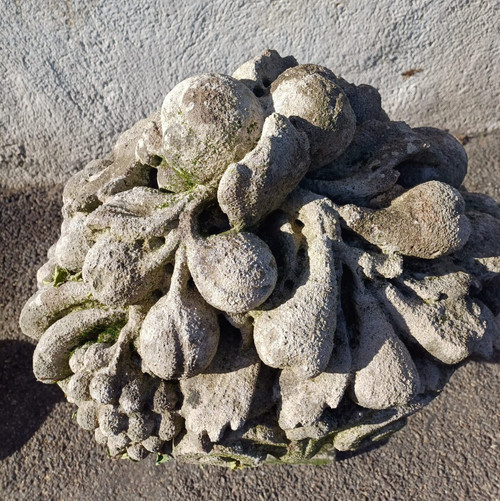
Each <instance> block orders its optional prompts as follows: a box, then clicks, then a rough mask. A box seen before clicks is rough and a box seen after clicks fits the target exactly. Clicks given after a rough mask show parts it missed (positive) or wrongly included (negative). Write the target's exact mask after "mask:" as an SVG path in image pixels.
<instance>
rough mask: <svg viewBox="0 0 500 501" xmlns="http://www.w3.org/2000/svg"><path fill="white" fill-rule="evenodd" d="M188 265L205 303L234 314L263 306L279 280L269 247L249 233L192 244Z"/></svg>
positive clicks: (189, 249)
mask: <svg viewBox="0 0 500 501" xmlns="http://www.w3.org/2000/svg"><path fill="white" fill-rule="evenodd" d="M188 265H189V270H190V271H191V274H192V276H193V280H194V283H195V285H196V287H197V289H198V290H199V291H200V293H201V295H202V296H203V297H204V298H205V300H206V301H207V302H208V303H209V304H211V305H212V306H214V307H215V308H217V309H219V310H222V311H227V312H230V313H243V312H245V311H249V310H252V309H254V308H256V307H257V306H259V305H261V304H262V303H263V302H264V301H265V300H266V299H267V298H268V297H269V296H270V294H271V292H272V291H273V289H274V286H275V285H276V280H277V277H278V274H277V268H276V260H275V259H274V256H273V254H272V253H271V250H270V249H269V247H268V246H267V245H266V244H265V243H264V242H263V241H262V240H261V239H260V238H259V237H257V236H256V235H254V234H253V233H247V232H241V233H226V234H221V235H213V236H210V237H208V238H206V239H198V240H193V241H192V242H190V244H189V245H188Z"/></svg>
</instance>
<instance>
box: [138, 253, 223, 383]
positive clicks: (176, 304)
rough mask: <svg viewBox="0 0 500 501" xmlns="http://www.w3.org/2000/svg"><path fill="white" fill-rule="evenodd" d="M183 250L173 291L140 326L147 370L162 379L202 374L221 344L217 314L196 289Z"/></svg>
mask: <svg viewBox="0 0 500 501" xmlns="http://www.w3.org/2000/svg"><path fill="white" fill-rule="evenodd" d="M185 254H186V251H185V249H184V248H182V247H181V248H179V250H178V251H177V256H176V263H175V269H174V273H173V275H172V280H171V282H170V289H169V291H168V293H167V295H166V296H164V297H162V298H161V299H160V300H159V301H158V302H157V303H155V304H154V306H153V307H152V308H151V309H150V310H149V312H148V314H147V315H146V318H145V319H144V322H143V324H142V327H141V334H140V336H139V353H140V354H141V357H142V360H143V362H144V364H145V366H146V368H147V369H148V370H149V371H151V373H153V374H154V375H155V376H158V377H160V378H163V379H167V380H168V379H174V378H186V377H192V376H194V375H195V374H199V373H200V372H203V370H204V369H206V368H207V366H208V365H209V364H210V362H211V360H212V358H213V357H214V355H215V352H216V350H217V345H218V343H219V325H218V323H217V315H216V312H215V310H214V309H213V308H211V307H210V306H209V305H208V304H207V303H206V302H205V301H204V300H203V298H202V297H201V295H200V293H199V292H198V291H197V290H196V288H194V287H188V280H189V278H190V276H189V271H188V269H187V261H186V257H185Z"/></svg>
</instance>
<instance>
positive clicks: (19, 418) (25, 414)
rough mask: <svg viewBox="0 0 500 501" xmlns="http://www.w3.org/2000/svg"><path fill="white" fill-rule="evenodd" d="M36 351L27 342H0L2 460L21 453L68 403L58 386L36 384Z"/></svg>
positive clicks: (0, 457)
mask: <svg viewBox="0 0 500 501" xmlns="http://www.w3.org/2000/svg"><path fill="white" fill-rule="evenodd" d="M33 350H34V346H33V345H32V344H30V343H26V342H24V341H10V340H8V341H0V360H1V362H2V363H1V364H0V395H1V396H0V460H2V459H5V458H6V457H9V456H10V455H11V454H13V453H14V452H16V451H18V450H20V449H21V447H22V446H23V445H24V444H25V443H26V442H27V441H28V440H29V439H30V438H31V437H32V436H33V434H34V433H36V431H37V430H38V428H39V427H40V426H41V424H42V423H43V422H44V420H45V419H46V418H47V416H48V415H49V413H50V412H51V410H52V408H53V407H54V405H55V404H56V403H57V402H61V401H62V400H63V399H64V398H63V394H62V392H61V390H60V389H59V388H58V387H57V385H46V384H42V383H38V382H37V381H36V380H35V377H34V376H33V372H32V368H31V360H32V357H33Z"/></svg>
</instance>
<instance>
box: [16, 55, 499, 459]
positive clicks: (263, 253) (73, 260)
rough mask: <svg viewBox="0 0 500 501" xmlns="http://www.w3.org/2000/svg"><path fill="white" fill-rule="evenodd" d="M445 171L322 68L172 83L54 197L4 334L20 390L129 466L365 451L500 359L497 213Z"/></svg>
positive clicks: (434, 150) (458, 175)
mask: <svg viewBox="0 0 500 501" xmlns="http://www.w3.org/2000/svg"><path fill="white" fill-rule="evenodd" d="M466 167H467V158H466V156H465V153H464V150H463V148H462V146H461V145H460V144H459V143H458V142H457V141H456V140H455V139H454V138H452V137H451V136H450V135H449V134H447V133H446V132H443V131H439V130H437V129H432V128H428V127H425V128H419V129H412V128H410V127H409V126H408V125H406V124H405V123H403V122H392V121H390V120H389V118H388V117H387V115H386V113H385V112H384V110H383V109H382V107H381V102H380V96H379V94H378V92H377V91H376V90H375V89H373V88H372V87H370V86H366V85H359V86H356V85H354V84H351V83H349V82H346V81H345V80H343V79H342V78H340V77H337V76H336V75H335V74H334V73H333V72H331V71H330V70H328V69H326V68H324V67H322V66H317V65H298V64H297V62H296V61H295V59H294V58H293V57H281V56H280V55H279V54H278V53H277V52H276V51H271V50H267V51H265V52H263V53H262V54H260V55H259V56H257V57H255V58H253V59H252V60H250V61H248V62H247V63H244V64H243V65H242V66H241V67H240V68H239V69H238V70H236V72H235V73H234V76H233V77H229V76H226V75H219V74H205V75H198V76H194V77H191V78H189V79H187V80H185V81H184V82H181V83H180V84H179V85H177V86H176V87H175V88H174V89H173V90H172V91H171V92H170V93H169V94H168V95H167V97H166V99H165V101H164V103H163V107H162V110H161V112H156V113H154V114H153V115H151V116H150V117H149V118H147V119H145V120H143V121H140V122H138V123H137V124H136V125H134V127H132V128H131V129H130V130H128V131H126V132H125V133H123V134H122V135H121V136H120V137H119V139H118V141H117V144H116V146H115V148H114V149H113V151H112V153H111V154H110V155H108V156H107V157H106V158H104V159H101V160H96V161H94V162H91V163H90V164H89V165H88V166H87V167H85V168H84V169H83V170H82V171H81V172H79V173H77V174H76V175H75V176H73V177H72V178H71V179H70V180H69V181H68V184H67V186H66V188H65V191H64V196H63V198H64V207H63V216H64V221H63V224H62V227H61V236H60V238H59V239H58V240H57V242H56V243H55V244H54V245H53V246H52V247H51V248H50V249H49V251H48V253H47V263H46V264H44V265H43V266H42V267H41V268H40V269H39V271H38V273H37V283H38V291H37V292H36V293H35V294H34V295H33V296H32V297H31V298H30V299H29V300H28V302H27V303H26V305H25V307H24V308H23V310H22V313H21V318H20V325H21V328H22V330H23V332H25V334H26V335H28V336H30V337H32V338H34V339H36V340H38V345H37V347H36V349H35V353H34V359H33V369H34V373H35V375H36V377H37V378H38V379H39V380H41V381H43V382H47V383H50V382H57V383H58V385H59V386H60V387H61V389H62V390H63V391H64V392H65V394H66V396H67V399H68V401H70V402H71V403H74V404H76V405H77V406H78V411H77V414H76V420H77V422H78V424H79V425H80V426H81V427H82V428H84V429H86V430H94V435H95V438H96V441H98V443H100V444H102V445H105V446H106V447H107V448H108V451H109V453H110V455H112V456H118V457H124V458H126V457H128V458H130V459H133V460H136V461H138V460H141V459H143V458H144V457H146V456H147V455H148V454H150V453H157V454H158V462H164V461H165V460H167V459H168V458H169V457H170V456H173V457H175V458H178V459H179V460H181V461H185V462H197V463H202V464H212V465H219V466H226V467H230V468H240V467H255V466H258V465H262V464H277V463H291V464H295V463H310V464H325V463H328V462H329V461H332V460H333V459H334V458H335V450H342V451H346V450H354V449H356V448H360V447H364V446H365V445H369V444H371V443H374V442H376V441H377V440H381V439H383V438H385V437H386V436H388V435H389V434H390V433H392V432H394V431H396V430H397V429H399V428H400V427H402V426H403V425H404V424H405V422H406V416H408V415H410V414H411V413H413V412H415V411H417V410H418V409H420V408H421V407H422V406H424V405H426V404H427V403H428V402H429V401H430V400H431V399H432V398H434V397H435V396H436V395H437V394H438V393H439V391H441V389H442V388H443V386H444V385H445V384H446V381H447V379H448V377H449V375H450V374H451V373H452V371H453V370H454V364H456V363H458V362H461V361H462V360H464V359H465V358H467V357H469V356H470V355H477V356H481V357H486V358H488V357H490V356H491V355H492V353H493V350H494V349H495V348H499V347H500V293H499V290H500V287H499V284H500V282H499V280H500V247H499V245H500V244H499V242H500V208H499V207H498V205H497V204H496V203H495V202H494V201H493V200H492V199H489V198H488V197H485V196H484V195H481V194H474V193H467V192H466V191H464V189H463V188H462V187H461V184H462V181H463V178H464V175H465V172H466ZM54 240H56V239H54Z"/></svg>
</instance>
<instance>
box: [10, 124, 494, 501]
mask: <svg viewBox="0 0 500 501" xmlns="http://www.w3.org/2000/svg"><path fill="white" fill-rule="evenodd" d="M499 139H500V134H499V133H498V132H497V133H492V134H489V135H486V136H484V135H482V136H472V137H470V138H469V139H468V141H469V142H468V143H467V145H466V148H467V150H468V153H469V158H470V174H469V176H468V178H467V181H466V186H467V187H468V188H469V189H470V190H471V191H474V190H480V191H483V192H485V193H488V194H489V195H491V196H494V197H495V198H496V199H497V201H500V149H499V144H500V141H499ZM31 161H32V160H31V159H30V158H25V157H24V156H23V154H22V151H21V152H18V153H17V154H14V155H13V156H12V157H11V158H10V159H8V161H7V160H6V161H4V163H3V165H2V169H0V181H1V180H2V176H4V177H5V176H6V175H8V173H9V169H10V167H13V166H15V167H19V165H20V164H21V163H23V162H24V163H28V162H31ZM61 192H62V186H61V185H56V186H51V185H50V184H47V185H43V184H38V187H36V186H30V187H25V188H19V189H10V190H4V191H3V193H2V195H1V196H0V228H1V230H0V279H1V284H2V287H1V288H0V312H1V313H0V500H2V501H3V500H6V501H10V500H19V501H21V500H40V499H41V500H45V499H47V500H53V501H63V500H64V501H70V500H93V501H94V500H97V501H101V500H103V501H104V500H114V499H119V500H122V501H126V500H143V499H144V500H155V501H156V500H162V499H168V500H172V501H173V500H192V499H198V500H200V501H201V500H228V501H229V500H247V499H248V500H252V501H258V500H283V501H285V500H287V501H288V500H292V499H296V500H337V499H338V500H349V501H351V500H365V499H366V500H400V499H401V500H403V499H405V500H406V499H411V500H425V501H428V500H444V499H446V500H473V501H476V500H478V501H479V500H485V501H486V500H495V499H499V498H500V479H499V476H498V472H499V471H500V457H499V451H500V444H499V443H498V435H499V429H500V421H499V419H500V408H499V393H498V389H499V387H500V366H499V362H500V360H499V358H498V357H497V358H496V360H495V361H493V362H490V363H484V362H471V363H469V364H467V365H465V366H463V367H461V368H460V369H459V370H457V372H456V373H455V374H454V375H453V377H452V379H451V381H450V382H449V384H448V385H447V387H446V388H445V390H444V391H443V393H442V394H441V395H440V396H439V397H438V398H437V399H435V400H434V401H433V402H432V403H431V404H430V405H429V406H428V407H427V408H425V409H424V410H423V411H421V412H420V413H419V414H418V415H416V416H414V417H412V418H410V420H409V424H408V426H407V427H406V428H404V429H403V430H401V431H400V432H398V433H397V434H396V435H394V436H393V437H392V438H391V439H390V441H389V442H388V443H387V444H386V445H383V446H382V447H379V448H378V449H375V450H372V451H370V452H366V453H363V454H360V455H358V456H355V457H349V458H345V459H343V460H342V461H340V462H337V463H335V464H333V465H330V466H323V467H305V466H304V467H298V466H295V467H274V468H273V467H267V468H266V469H257V470H247V471H243V472H239V471H235V472H233V471H226V470H223V469H218V468H208V467H207V468H204V469H201V468H200V467H198V466H191V465H182V464H176V463H167V464H164V465H160V466H155V465H154V462H153V461H152V460H146V461H144V462H142V463H139V464H135V463H131V462H129V461H123V460H110V459H109V458H108V457H107V456H106V453H105V451H104V450H103V449H102V448H101V447H100V446H98V445H97V444H96V443H95V442H94V440H93V437H92V435H91V434H90V433H89V432H86V431H84V430H81V429H80V428H79V427H78V426H77V424H76V422H75V421H74V420H72V418H71V415H72V413H73V411H74V407H73V406H72V405H70V404H69V403H66V402H65V401H64V400H63V396H62V392H61V391H60V390H59V388H58V387H56V386H49V385H43V384H41V383H37V382H36V381H35V380H34V377H33V376H32V373H31V356H32V353H33V345H32V344H31V343H30V341H29V340H28V339H27V338H24V337H23V335H22V334H21V332H20V330H19V327H18V325H17V319H18V317H19V312H20V309H21V307H22V305H23V304H24V302H25V301H26V300H27V298H28V297H29V296H30V294H31V293H32V292H33V291H34V279H35V271H36V269H37V268H38V266H39V265H41V264H42V263H43V262H44V259H45V252H46V250H47V248H48V247H49V245H50V244H51V243H52V242H53V240H54V239H55V238H56V237H57V234H58V232H59V225H60V222H61V217H60V205H61Z"/></svg>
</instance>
